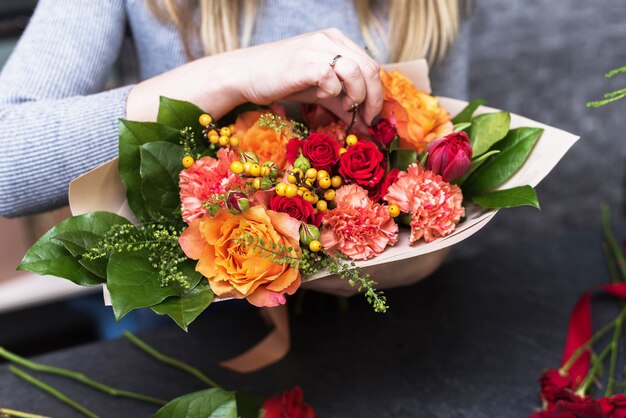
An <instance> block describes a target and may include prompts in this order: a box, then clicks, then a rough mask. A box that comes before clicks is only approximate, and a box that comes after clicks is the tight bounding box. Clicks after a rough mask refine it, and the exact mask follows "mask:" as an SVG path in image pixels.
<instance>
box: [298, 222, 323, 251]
mask: <svg viewBox="0 0 626 418" xmlns="http://www.w3.org/2000/svg"><path fill="white" fill-rule="evenodd" d="M319 239H320V230H319V229H317V227H316V226H315V225H311V224H307V223H305V222H302V225H301V226H300V242H302V243H303V244H304V245H309V244H310V243H311V241H316V240H319Z"/></svg>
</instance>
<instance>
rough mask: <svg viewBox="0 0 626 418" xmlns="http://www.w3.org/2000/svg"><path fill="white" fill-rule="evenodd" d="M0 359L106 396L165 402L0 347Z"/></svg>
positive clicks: (163, 403) (161, 403) (160, 403)
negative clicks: (71, 382)
mask: <svg viewBox="0 0 626 418" xmlns="http://www.w3.org/2000/svg"><path fill="white" fill-rule="evenodd" d="M0 357H3V358H5V359H6V360H8V361H10V362H13V363H15V364H18V365H20V366H23V367H26V368H28V369H30V370H33V371H36V372H41V373H48V374H54V375H58V376H63V377H67V378H69V379H73V380H76V381H78V382H80V383H82V384H84V385H87V386H89V387H91V388H94V389H96V390H99V391H100V392H104V393H106V394H107V395H111V396H122V397H125V398H131V399H136V400H139V401H144V402H150V403H153V404H157V405H165V404H166V403H167V401H165V400H163V399H158V398H155V397H152V396H148V395H143V394H141V393H136V392H131V391H128V390H122V389H117V388H114V387H111V386H108V385H105V384H104V383H100V382H97V381H95V380H93V379H91V378H89V377H87V376H85V375H84V374H82V373H78V372H74V371H72V370H67V369H63V368H60V367H53V366H46V365H45V364H40V363H36V362H34V361H31V360H27V359H25V358H23V357H20V356H18V355H17V354H15V353H12V352H10V351H8V350H7V349H5V348H3V347H0Z"/></svg>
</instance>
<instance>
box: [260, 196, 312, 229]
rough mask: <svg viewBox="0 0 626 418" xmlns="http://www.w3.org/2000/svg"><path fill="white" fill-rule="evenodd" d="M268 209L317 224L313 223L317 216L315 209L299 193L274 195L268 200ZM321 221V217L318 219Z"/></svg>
mask: <svg viewBox="0 0 626 418" xmlns="http://www.w3.org/2000/svg"><path fill="white" fill-rule="evenodd" d="M270 209H271V210H273V211H276V212H282V213H286V214H287V215H289V216H291V217H292V218H295V219H297V220H299V221H302V222H306V223H309V224H314V225H315V226H318V225H319V222H318V223H315V222H316V221H317V220H318V217H317V216H315V209H314V208H313V205H312V204H311V202H307V201H306V200H304V199H303V198H302V196H300V195H296V196H295V197H285V196H278V195H275V196H274V197H272V199H271V200H270ZM320 222H321V219H320Z"/></svg>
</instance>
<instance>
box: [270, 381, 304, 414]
mask: <svg viewBox="0 0 626 418" xmlns="http://www.w3.org/2000/svg"><path fill="white" fill-rule="evenodd" d="M261 408H262V409H263V410H265V413H264V414H263V415H262V418H315V411H313V408H312V407H311V405H309V404H305V403H304V395H303V394H302V389H300V387H299V386H296V387H294V388H293V389H291V390H288V391H285V392H283V394H282V395H280V396H274V397H272V398H269V399H267V400H266V401H265V403H264V404H263V406H262V407H261Z"/></svg>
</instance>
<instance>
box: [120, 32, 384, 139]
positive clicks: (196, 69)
mask: <svg viewBox="0 0 626 418" xmlns="http://www.w3.org/2000/svg"><path fill="white" fill-rule="evenodd" d="M337 55H341V57H340V58H338V59H336V60H334V61H335V65H334V66H331V65H330V64H331V62H332V61H333V58H334V57H336V56H337ZM379 71H380V66H379V65H378V63H377V62H376V61H375V60H374V59H373V58H371V57H370V56H369V55H367V53H366V52H365V51H364V50H363V49H361V48H359V47H358V46H357V45H356V44H354V42H352V41H351V40H350V39H348V38H347V37H346V36H345V35H344V34H342V33H341V32H340V31H339V30H337V29H328V30H324V31H319V32H312V33H309V34H305V35H301V36H297V37H294V38H289V39H286V40H283V41H278V42H274V43H269V44H263V45H258V46H255V47H251V48H245V49H239V50H235V51H231V52H227V53H223V54H218V55H213V56H209V57H205V58H201V59H198V60H196V61H193V62H190V63H188V64H185V65H183V66H181V67H178V68H176V69H174V70H171V71H168V72H166V73H164V74H161V75H159V76H157V77H154V78H151V79H149V80H146V81H143V82H142V83H139V84H138V85H137V86H135V87H134V88H133V89H132V90H131V92H130V94H129V97H128V102H127V112H126V113H127V115H126V116H127V117H128V118H129V119H135V120H154V119H155V118H156V113H157V109H158V96H168V97H173V98H177V99H181V100H188V101H191V102H193V103H195V104H197V105H198V106H199V107H200V108H202V109H205V110H207V111H208V112H210V113H212V114H213V115H214V117H217V118H219V117H221V116H222V115H224V114H226V113H227V112H228V111H229V110H231V109H232V108H234V107H235V106H237V105H239V104H241V103H245V102H252V103H257V104H269V103H271V102H274V101H277V100H281V99H287V100H293V101H298V102H303V103H318V104H320V105H322V106H324V107H326V108H327V109H329V110H330V111H332V112H333V113H335V114H336V115H337V116H339V117H340V118H342V119H343V120H345V121H346V122H349V120H350V119H351V117H352V114H351V113H350V109H351V108H352V107H353V105H355V104H357V105H359V118H358V121H359V123H360V124H364V123H366V124H370V123H371V122H372V120H373V119H374V117H375V116H376V115H377V114H378V113H379V112H380V109H381V107H382V104H383V92H382V86H381V82H380V77H379ZM361 128H363V126H362V125H361Z"/></svg>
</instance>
